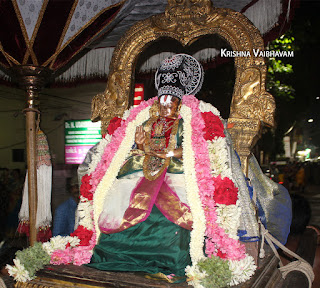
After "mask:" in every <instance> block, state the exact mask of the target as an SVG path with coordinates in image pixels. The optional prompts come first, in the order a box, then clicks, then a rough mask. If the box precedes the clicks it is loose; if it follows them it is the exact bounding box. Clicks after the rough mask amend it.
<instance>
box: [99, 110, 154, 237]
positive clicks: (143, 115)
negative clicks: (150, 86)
mask: <svg viewBox="0 0 320 288" xmlns="http://www.w3.org/2000/svg"><path fill="white" fill-rule="evenodd" d="M149 110H150V107H147V108H145V109H144V110H142V111H141V112H140V113H139V114H138V115H137V117H136V119H135V120H133V121H131V122H130V123H128V126H127V129H126V135H125V136H124V139H123V140H122V142H121V145H120V147H119V149H118V151H117V152H116V154H115V155H114V157H113V159H112V161H111V163H110V166H109V168H108V170H107V171H106V173H105V175H104V176H103V178H102V180H101V181H100V183H99V184H98V186H97V189H96V191H95V193H94V196H93V203H94V204H93V205H94V213H93V214H94V225H95V230H96V233H97V239H99V236H100V229H99V225H98V220H99V215H100V214H101V212H102V210H103V203H105V201H106V199H107V198H108V194H109V193H108V192H109V191H110V188H111V186H112V185H113V183H114V180H115V179H116V177H117V175H118V173H119V170H120V168H121V165H122V164H123V162H124V160H125V159H126V157H127V156H128V155H129V153H130V150H131V147H132V144H133V142H134V137H135V133H136V127H137V126H139V125H141V124H142V123H143V122H145V121H147V120H148V118H149ZM110 179H113V181H110Z"/></svg>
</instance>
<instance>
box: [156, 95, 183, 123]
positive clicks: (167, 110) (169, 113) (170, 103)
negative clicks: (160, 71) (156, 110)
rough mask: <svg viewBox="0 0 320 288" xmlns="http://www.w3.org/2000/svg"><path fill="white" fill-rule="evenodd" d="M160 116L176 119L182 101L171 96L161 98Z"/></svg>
mask: <svg viewBox="0 0 320 288" xmlns="http://www.w3.org/2000/svg"><path fill="white" fill-rule="evenodd" d="M159 100H160V116H161V117H169V118H175V117H176V116H177V115H176V111H177V109H178V106H179V102H180V99H179V98H177V97H173V96H171V95H163V96H161V97H160V99H159Z"/></svg>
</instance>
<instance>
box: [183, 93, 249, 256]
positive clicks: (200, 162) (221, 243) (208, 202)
mask: <svg viewBox="0 0 320 288" xmlns="http://www.w3.org/2000/svg"><path fill="white" fill-rule="evenodd" d="M182 103H183V104H184V105H186V106H187V107H189V108H190V109H191V111H192V120H191V128H192V138H191V140H192V149H193V151H194V155H197V157H196V158H195V170H196V177H197V182H198V187H199V193H200V199H201V202H202V207H203V209H204V212H205V217H206V221H207V223H206V236H207V239H206V254H207V255H208V256H209V257H211V256H212V255H214V256H218V255H219V256H222V255H223V258H227V259H230V260H240V259H243V258H245V256H246V255H245V246H244V245H242V244H240V242H239V241H238V240H235V239H232V238H230V237H229V236H228V235H227V234H226V233H225V231H224V229H223V228H221V227H220V226H218V224H217V212H216V204H215V200H214V194H215V193H214V192H215V182H214V178H213V177H212V175H211V168H210V160H209V159H210V158H209V152H208V147H207V142H206V141H205V139H204V132H203V130H204V128H205V122H204V119H203V117H202V115H201V111H200V109H199V100H198V99H197V98H195V97H194V96H192V95H188V96H184V97H183V100H182ZM224 179H226V181H231V180H230V179H229V178H227V177H226V178H224ZM219 180H220V179H219Z"/></svg>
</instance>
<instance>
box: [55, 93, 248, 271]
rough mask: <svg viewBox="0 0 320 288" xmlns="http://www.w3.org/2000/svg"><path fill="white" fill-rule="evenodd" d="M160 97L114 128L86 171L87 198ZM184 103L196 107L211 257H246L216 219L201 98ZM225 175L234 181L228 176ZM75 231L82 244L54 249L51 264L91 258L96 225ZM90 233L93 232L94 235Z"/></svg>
mask: <svg viewBox="0 0 320 288" xmlns="http://www.w3.org/2000/svg"><path fill="white" fill-rule="evenodd" d="M156 99H157V97H154V98H152V99H149V100H148V101H144V102H142V103H141V104H140V105H139V106H137V107H135V108H133V109H132V110H131V112H130V115H129V117H128V118H127V120H126V121H123V122H122V123H121V126H120V127H119V128H117V129H116V130H115V131H114V134H113V136H112V141H111V142H110V143H109V144H108V145H107V146H106V148H105V150H104V153H103V155H102V157H101V160H100V162H99V164H98V165H97V167H96V169H95V170H94V171H93V172H92V173H91V174H90V175H85V176H84V178H83V180H84V181H83V184H82V185H83V187H82V189H81V195H82V196H83V197H84V198H86V199H87V200H89V201H92V198H93V194H94V192H95V190H96V188H97V186H98V184H99V183H100V181H101V180H102V178H103V176H104V174H105V173H106V171H107V169H108V168H109V166H110V163H111V161H112V159H113V157H114V155H115V153H116V152H117V151H118V149H119V147H120V145H121V144H122V141H123V139H124V137H125V132H126V129H127V126H128V123H130V122H131V121H134V120H135V119H136V117H137V115H138V114H139V113H140V112H141V111H142V110H144V109H146V108H147V107H148V106H151V105H152V104H153V103H154V101H155V100H156ZM183 104H184V105H186V106H188V107H189V108H191V111H192V121H191V127H192V148H193V151H194V152H195V154H196V155H197V157H196V159H195V160H196V161H195V169H196V175H197V183H198V187H199V192H200V198H201V202H202V206H203V208H204V211H205V217H206V219H207V223H206V226H207V229H206V236H207V237H208V238H207V240H206V254H207V255H208V256H209V257H211V255H215V256H219V257H222V258H227V259H232V260H240V259H243V258H244V257H245V247H244V245H241V244H240V242H239V241H238V240H235V239H232V238H230V237H228V235H227V234H226V233H225V231H224V229H223V228H221V227H219V226H218V224H217V223H216V222H217V213H216V208H215V201H214V191H215V182H214V178H213V177H212V176H211V168H210V160H209V154H208V147H207V142H206V141H205V139H204V131H203V130H204V128H205V122H204V119H203V117H202V115H201V112H200V109H199V100H197V99H196V98H195V97H194V96H192V95H190V96H184V98H183ZM205 118H206V117H205ZM220 126H221V125H220ZM218 136H220V137H223V136H224V135H221V131H219V132H218ZM224 179H227V180H228V181H231V180H230V179H228V178H224ZM222 180H223V179H222ZM222 180H221V181H222ZM219 181H220V179H219ZM92 218H93V216H92ZM86 230H87V231H86ZM73 235H74V236H77V237H78V238H79V239H80V240H81V243H80V245H79V246H78V247H75V248H70V247H66V249H64V250H56V251H54V252H53V254H52V256H51V264H56V265H59V264H70V263H73V264H75V265H82V264H86V263H89V262H90V259H91V256H92V249H93V248H94V246H95V245H96V240H97V239H96V231H95V228H94V227H93V230H92V231H89V230H88V229H86V228H85V227H83V226H81V225H80V226H79V227H78V228H77V230H76V231H75V232H74V233H73ZM90 235H92V236H91V237H90ZM89 239H90V240H89ZM88 241H89V243H88Z"/></svg>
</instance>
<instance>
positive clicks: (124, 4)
mask: <svg viewBox="0 0 320 288" xmlns="http://www.w3.org/2000/svg"><path fill="white" fill-rule="evenodd" d="M212 2H213V4H214V6H215V7H218V8H230V9H233V10H235V11H238V12H241V13H243V14H244V15H246V16H247V17H248V18H249V19H250V20H251V21H252V22H253V24H254V25H255V26H256V27H257V28H258V29H259V30H260V32H261V33H262V34H263V36H264V39H265V41H269V40H272V39H274V38H276V37H278V36H279V35H281V33H283V31H285V29H286V26H287V25H288V24H289V22H290V19H291V17H292V15H293V11H294V7H295V5H296V2H297V1H290V0H217V1H212ZM166 5H167V1H163V0H139V1H137V0H127V1H120V0H77V1H70V0H60V1H54V0H41V1H39V0H29V1H26V0H12V1H0V25H1V27H2V29H0V67H1V68H2V73H1V75H0V76H2V78H3V79H6V80H9V78H8V75H6V74H9V73H8V69H10V68H11V67H12V66H16V65H28V64H29V65H35V66H42V67H47V68H48V69H50V70H51V71H52V72H54V75H55V76H58V75H59V74H61V73H62V72H64V70H66V69H67V68H69V67H70V66H71V65H72V64H73V63H74V62H76V61H77V60H78V59H80V58H81V57H82V56H83V55H85V54H87V53H88V52H89V51H91V55H90V54H89V57H90V59H87V58H85V57H82V58H81V59H82V62H81V63H78V64H77V65H78V67H81V68H76V69H75V68H74V69H73V74H75V75H73V76H74V77H76V76H81V77H82V78H83V77H84V78H85V77H86V76H89V77H90V75H92V74H97V73H100V74H102V76H104V75H107V74H108V64H109V62H110V60H111V56H112V52H113V47H114V46H116V44H117V42H118V41H119V39H120V38H121V36H122V35H123V34H124V33H125V32H126V31H127V30H128V29H129V28H130V27H131V26H132V25H134V23H136V22H137V21H139V20H143V19H146V18H148V17H150V16H152V15H154V14H158V13H163V12H164V11H165V7H166ZM98 48H100V49H98ZM93 54H95V56H92V55H93ZM211 54H212V53H211ZM211 54H210V55H209V56H210V57H212V55H211ZM101 57H104V58H103V59H105V61H104V62H102V63H101V61H100V65H99V63H95V64H97V65H90V64H88V66H87V65H84V64H83V63H86V62H89V61H88V60H90V61H91V62H92V61H94V60H93V59H92V58H94V59H100V60H101ZM96 61H98V60H96ZM156 64H157V63H156ZM102 65H103V67H102ZM150 68H152V67H150ZM69 74H70V72H69ZM69 76H70V75H69Z"/></svg>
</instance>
